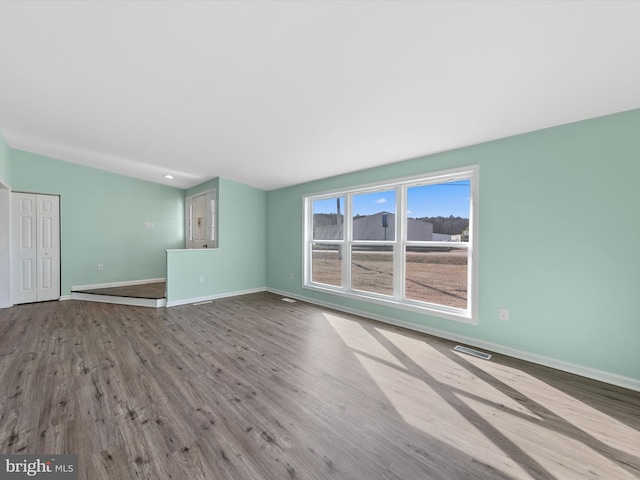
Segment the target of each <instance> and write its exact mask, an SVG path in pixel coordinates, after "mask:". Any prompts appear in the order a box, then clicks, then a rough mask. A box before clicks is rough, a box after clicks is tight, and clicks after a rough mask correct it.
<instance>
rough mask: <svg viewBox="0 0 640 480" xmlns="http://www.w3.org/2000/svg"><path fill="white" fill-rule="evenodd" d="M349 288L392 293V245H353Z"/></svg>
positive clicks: (384, 293)
mask: <svg viewBox="0 0 640 480" xmlns="http://www.w3.org/2000/svg"><path fill="white" fill-rule="evenodd" d="M351 288H353V289H356V290H364V291H365V292H374V293H381V294H383V295H393V246H391V245H389V246H360V245H357V246H354V247H353V248H352V250H351Z"/></svg>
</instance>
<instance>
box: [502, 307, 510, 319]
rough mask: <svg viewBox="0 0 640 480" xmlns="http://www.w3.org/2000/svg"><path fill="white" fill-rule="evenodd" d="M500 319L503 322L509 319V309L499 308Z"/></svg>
mask: <svg viewBox="0 0 640 480" xmlns="http://www.w3.org/2000/svg"><path fill="white" fill-rule="evenodd" d="M500 320H502V321H503V322H508V321H509V310H507V309H506V308H501V309H500Z"/></svg>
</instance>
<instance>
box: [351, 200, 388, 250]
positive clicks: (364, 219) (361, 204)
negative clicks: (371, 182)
mask: <svg viewBox="0 0 640 480" xmlns="http://www.w3.org/2000/svg"><path fill="white" fill-rule="evenodd" d="M395 213H396V191H395V190H387V191H384V192H374V193H365V194H362V195H354V196H353V239H354V240H395V238H396V220H395V218H396V215H395Z"/></svg>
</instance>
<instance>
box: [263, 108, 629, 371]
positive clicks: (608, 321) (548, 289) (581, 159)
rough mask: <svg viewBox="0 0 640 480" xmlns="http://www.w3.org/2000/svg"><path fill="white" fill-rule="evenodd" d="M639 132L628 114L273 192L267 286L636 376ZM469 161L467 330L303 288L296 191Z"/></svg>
mask: <svg viewBox="0 0 640 480" xmlns="http://www.w3.org/2000/svg"><path fill="white" fill-rule="evenodd" d="M639 132H640V110H633V111H629V112H625V113H621V114H616V115H611V116H606V117H601V118H597V119H592V120H587V121H583V122H578V123H574V124H569V125H564V126H560V127H555V128H551V129H546V130H541V131H537V132H533V133H529V134H525V135H519V136H515V137H510V138H507V139H503V140H498V141H494V142H489V143H485V144H481V145H477V146H473V147H468V148H463V149H459V150H454V151H450V152H446V153H442V154H437V155H432V156H429V157H424V158H419V159H415V160H410V161H404V162H400V163H396V164H392V165H387V166H384V167H380V168H374V169H370V170H366V171H361V172H357V173H353V174H348V175H342V176H338V177H334V178H330V179H326V180H322V181H317V182H312V183H307V184H303V185H297V186H293V187H290V188H285V189H281V190H275V191H271V192H269V193H268V197H267V198H268V234H267V245H268V250H267V258H268V263H267V271H268V277H267V285H268V286H269V288H272V289H276V290H281V291H285V292H289V293H291V294H292V295H298V296H302V297H307V298H312V299H316V300H319V301H324V302H330V303H333V304H337V305H340V306H343V307H345V308H351V309H357V310H360V311H363V312H370V313H373V314H378V315H383V316H386V317H391V318H394V319H397V320H400V321H404V322H410V323H412V324H415V325H419V326H423V327H427V328H434V329H438V330H442V331H445V332H450V333H451V334H454V335H463V336H467V337H472V338H474V339H477V340H479V341H481V342H487V343H492V344H497V345H500V346H503V347H506V348H508V349H515V350H518V351H521V352H525V353H528V354H533V355H540V356H544V357H547V358H550V359H553V360H556V361H560V362H566V363H569V364H576V365H579V366H582V367H586V368H589V369H595V370H600V371H602V372H607V373H609V374H614V375H621V376H623V377H627V378H633V379H640V301H639V300H638V292H640V255H638V253H637V246H638V245H640V221H639V220H638V211H640V188H639V187H638V181H639V179H640V133H639ZM302 160H304V159H301V161H302ZM472 164H478V165H480V202H479V203H480V205H479V229H478V230H479V232H478V234H479V257H478V261H479V270H478V275H479V281H478V284H479V286H478V297H479V298H478V323H477V325H475V326H473V325H466V324H463V323H458V322H454V321H450V320H444V319H440V318H436V317H432V316H429V315H422V314H417V313H413V312H408V311H404V310H399V309H394V308H385V307H381V306H379V305H376V304H371V303H367V302H360V301H355V300H350V299H345V298H342V297H338V296H335V295H330V294H323V293H319V292H314V291H310V290H304V289H302V287H301V276H302V232H303V228H302V218H303V212H302V196H303V195H304V194H310V193H315V192H321V191H326V190H331V189H334V188H342V187H350V186H357V185H361V184H366V183H370V182H377V181H383V180H389V179H393V178H399V177H404V176H410V175H416V174H421V173H428V172H432V171H437V170H442V169H448V168H454V167H459V166H465V165H472ZM290 272H292V273H294V280H290V279H289V273H290ZM500 308H508V309H509V310H510V319H509V321H508V322H504V321H500V320H498V310H499V309H500Z"/></svg>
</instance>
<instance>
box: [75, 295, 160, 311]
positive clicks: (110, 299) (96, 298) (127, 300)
mask: <svg viewBox="0 0 640 480" xmlns="http://www.w3.org/2000/svg"><path fill="white" fill-rule="evenodd" d="M70 296H71V298H70V300H84V301H86V302H98V303H115V304H116V305H131V306H133V307H150V308H161V307H164V306H166V304H167V299H166V298H157V299H156V298H135V297H114V296H111V295H93V294H91V293H80V292H71V295H70Z"/></svg>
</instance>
